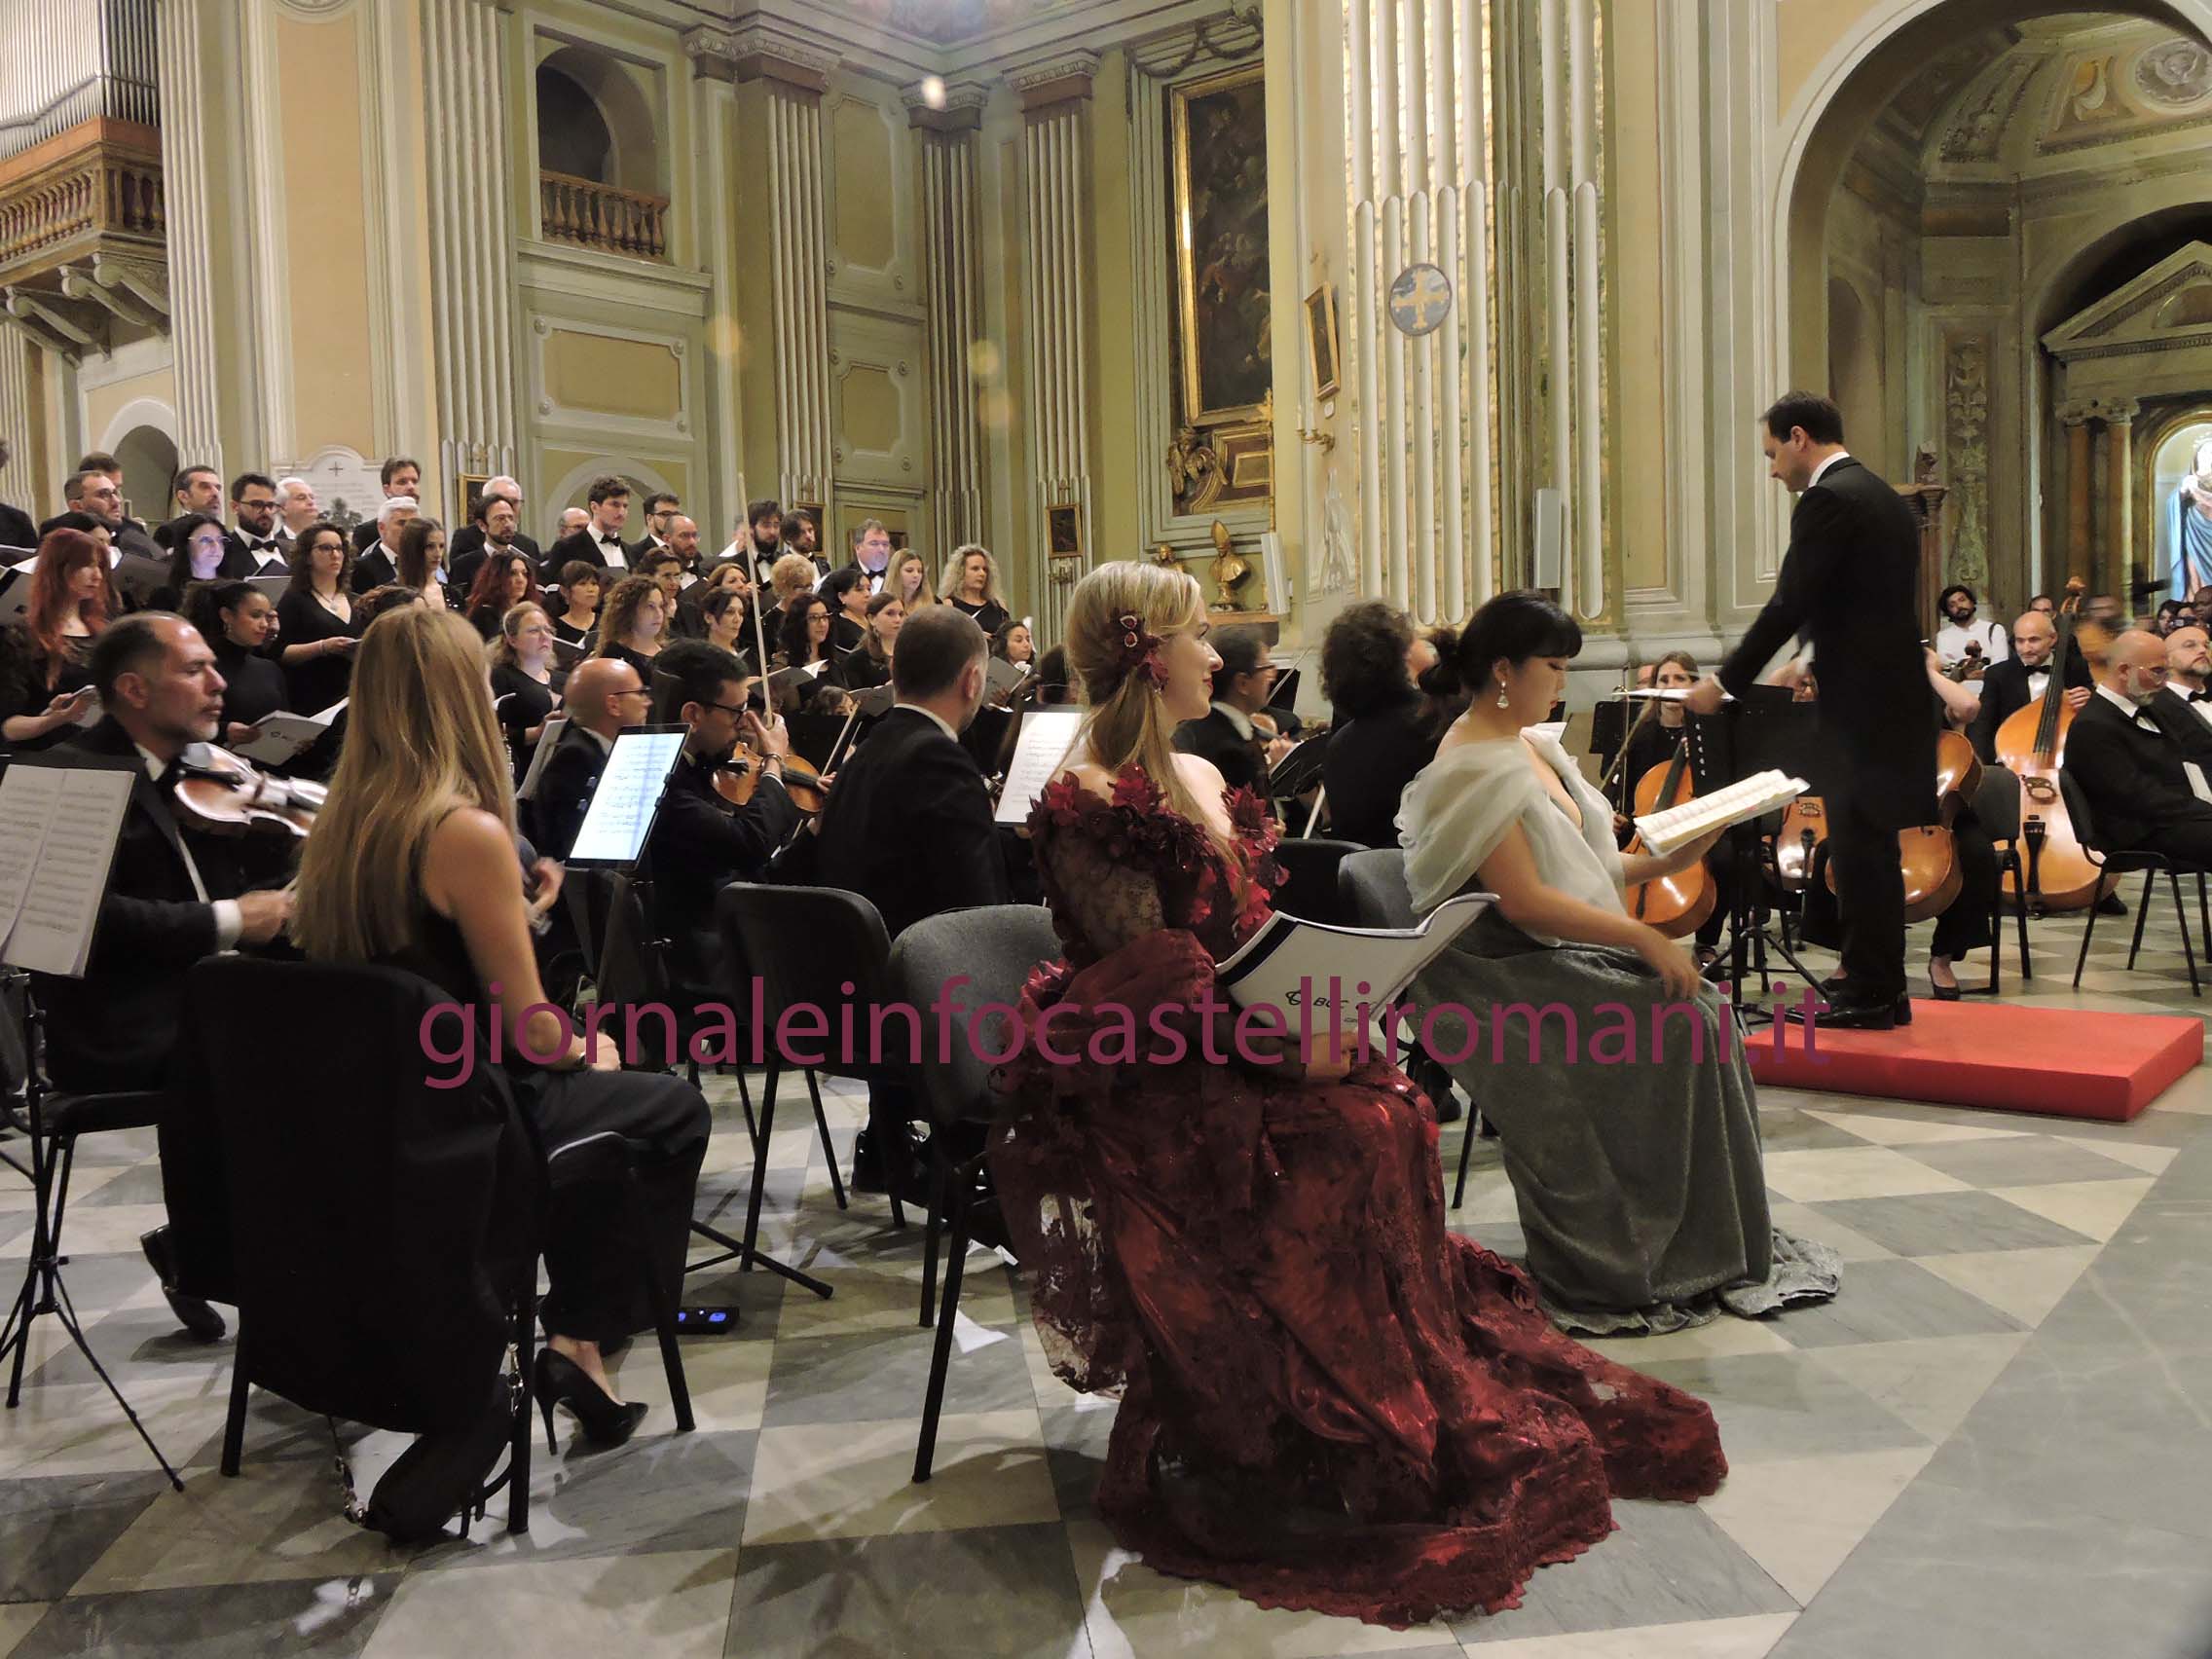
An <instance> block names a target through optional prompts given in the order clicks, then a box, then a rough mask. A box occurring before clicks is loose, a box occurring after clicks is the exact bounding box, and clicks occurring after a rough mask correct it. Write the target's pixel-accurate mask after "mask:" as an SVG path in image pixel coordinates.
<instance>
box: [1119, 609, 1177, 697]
mask: <svg viewBox="0 0 2212 1659" xmlns="http://www.w3.org/2000/svg"><path fill="white" fill-rule="evenodd" d="M1121 625H1122V672H1123V674H1124V675H1130V674H1141V675H1143V676H1144V677H1145V679H1147V680H1149V681H1151V682H1152V683H1153V684H1154V685H1155V686H1161V685H1164V684H1166V683H1167V670H1166V669H1165V668H1164V667H1163V666H1162V665H1161V660H1160V644H1161V642H1160V636H1159V635H1158V634H1155V633H1153V632H1152V631H1151V630H1150V629H1148V628H1146V627H1145V625H1144V618H1143V617H1141V616H1139V615H1137V614H1136V613H1135V612H1134V611H1124V613H1123V615H1122V617H1121Z"/></svg>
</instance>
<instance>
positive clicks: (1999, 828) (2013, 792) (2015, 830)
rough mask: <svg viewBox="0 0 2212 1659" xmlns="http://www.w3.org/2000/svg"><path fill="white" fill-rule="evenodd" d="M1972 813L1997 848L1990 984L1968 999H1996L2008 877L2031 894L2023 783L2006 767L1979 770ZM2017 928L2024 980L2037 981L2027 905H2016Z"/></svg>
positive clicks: (2002, 968)
mask: <svg viewBox="0 0 2212 1659" xmlns="http://www.w3.org/2000/svg"><path fill="white" fill-rule="evenodd" d="M1973 815H1974V817H1975V819H1976V820H1978V821H1979V823H1980V825H1981V827H1982V830H1984V831H1985V832H1986V833H1987V834H1988V836H1989V839H1990V841H1991V842H1992V843H1993V844H1994V845H1995V847H1996V848H1997V886H1996V889H1995V890H1994V891H1993V892H1992V893H1991V894H1990V896H1989V983H1988V984H1987V985H1986V986H1983V987H1980V988H1978V989H1976V990H1973V991H1970V992H1968V993H1967V994H1968V995H1970V996H1979V995H1987V996H1997V995H1999V994H2000V992H2001V990H2002V987H2003V985H2004V981H2005V903H2006V889H2005V878H2006V877H2007V876H2008V875H2009V876H2010V877H2011V878H2012V891H2013V892H2015V893H2019V894H2022V895H2025V894H2026V892H2027V890H2028V876H2027V866H2026V865H2025V863H2023V862H2022V859H2021V856H2020V780H2019V778H2018V777H2017V776H2015V775H2014V774H2013V773H2012V772H2010V771H2009V770H2008V769H2007V768H2005V767H2003V766H1995V765H1989V766H1984V767H1982V769H1981V787H1980V788H1979V789H1978V790H1976V791H1975V792H1974V797H1973ZM2012 920H2013V924H2014V926H2015V927H2016V929H2017V930H2018V932H2017V938H2018V940H2019V949H2020V977H2021V978H2023V979H2032V978H2034V977H2036V974H2035V960H2034V958H2033V957H2031V956H2030V955H2029V954H2028V906H2027V904H2026V903H2025V902H2024V901H2023V902H2022V903H2018V904H2015V905H2013V906H2012Z"/></svg>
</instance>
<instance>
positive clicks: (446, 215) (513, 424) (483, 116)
mask: <svg viewBox="0 0 2212 1659" xmlns="http://www.w3.org/2000/svg"><path fill="white" fill-rule="evenodd" d="M423 35H424V53H423V62H424V70H425V71H426V73H427V74H428V76H429V86H428V88H427V95H426V96H425V98H424V104H425V106H426V108H427V111H428V116H429V140H430V154H431V156H433V157H434V158H436V162H437V168H438V187H437V189H435V190H434V191H432V192H431V193H430V195H429V201H428V208H429V216H430V292H431V295H432V304H431V306H430V327H431V331H432V336H433V339H434V343H435V350H434V361H435V365H436V369H435V372H436V389H437V399H438V430H439V433H440V442H439V447H438V455H439V460H440V461H442V462H443V471H444V474H445V478H446V482H447V486H448V488H449V489H451V487H452V485H453V483H454V481H455V480H456V479H457V478H458V477H459V476H460V475H461V474H462V473H475V474H490V473H499V472H512V471H513V470H514V467H515V451H516V439H517V428H518V423H517V416H516V409H515V343H514V310H513V307H514V239H513V235H512V230H511V226H512V216H513V202H512V197H511V195H510V188H511V187H510V185H509V182H508V179H507V165H506V164H507V141H506V134H507V121H506V101H507V100H506V92H505V77H504V75H503V74H502V72H501V53H500V46H499V14H498V10H497V9H496V8H495V7H494V6H492V5H488V4H485V3H484V0H423Z"/></svg>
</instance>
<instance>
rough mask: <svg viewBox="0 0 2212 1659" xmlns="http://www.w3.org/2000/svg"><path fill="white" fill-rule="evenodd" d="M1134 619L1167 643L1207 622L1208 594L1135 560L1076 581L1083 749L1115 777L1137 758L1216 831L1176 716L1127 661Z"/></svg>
mask: <svg viewBox="0 0 2212 1659" xmlns="http://www.w3.org/2000/svg"><path fill="white" fill-rule="evenodd" d="M1127 615H1134V616H1135V617H1136V618H1137V619H1138V621H1139V622H1140V623H1141V624H1142V625H1143V627H1144V629H1145V630H1146V631H1147V632H1149V633H1152V634H1154V635H1157V636H1160V637H1161V639H1162V640H1163V641H1164V637H1165V636H1166V635H1169V634H1180V633H1186V632H1188V631H1189V630H1191V629H1193V628H1195V627H1197V626H1198V624H1199V623H1200V622H1201V621H1203V620H1204V618H1205V596H1204V595H1203V594H1202V593H1200V591H1199V589H1198V578H1197V577H1195V576H1192V575H1190V574H1188V573H1186V572H1184V571H1171V570H1169V569H1167V567H1165V566H1164V565H1149V564H1139V563H1136V562H1134V561H1123V562H1120V563H1117V564H1111V565H1100V566H1099V567H1098V568H1097V569H1096V570H1094V571H1091V572H1090V574H1088V576H1086V577H1084V578H1083V580H1082V581H1080V582H1078V583H1077V584H1076V588H1075V592H1074V594H1073V595H1072V596H1070V598H1069V600H1068V614H1067V623H1066V629H1067V637H1066V639H1065V641H1064V642H1063V644H1064V648H1065V649H1066V651H1067V658H1068V668H1069V670H1070V671H1071V672H1072V673H1073V674H1074V675H1075V677H1076V679H1077V680H1078V681H1079V682H1082V685H1083V700H1084V702H1085V703H1086V704H1088V706H1089V713H1088V714H1087V715H1085V716H1084V719H1083V725H1082V726H1081V728H1080V729H1079V730H1078V732H1077V735H1076V747H1075V752H1076V753H1077V754H1079V755H1081V754H1085V753H1088V755H1089V756H1090V758H1092V759H1093V760H1096V761H1097V762H1098V763H1099V764H1100V765H1101V766H1103V767H1105V768H1106V770H1107V771H1108V772H1110V773H1118V772H1120V771H1121V769H1122V768H1123V767H1124V766H1126V765H1128V764H1129V763H1130V762H1131V761H1134V762H1135V763H1136V764H1137V765H1139V766H1141V767H1143V768H1144V771H1145V775H1146V776H1147V777H1149V778H1151V780H1152V781H1153V784H1154V785H1155V787H1157V788H1158V789H1159V791H1160V793H1161V796H1162V797H1164V798H1165V800H1166V802H1167V804H1168V805H1169V806H1170V807H1172V808H1173V809H1174V810H1175V811H1176V812H1179V813H1181V814H1182V815H1183V816H1184V817H1185V818H1188V819H1189V820H1191V822H1192V823H1194V824H1201V825H1208V826H1210V825H1211V824H1212V822H1213V817H1212V816H1211V815H1208V814H1207V813H1206V812H1205V811H1203V810H1202V809H1201V808H1200V807H1199V805H1198V797H1197V796H1196V795H1194V794H1192V793H1191V791H1190V789H1189V787H1188V786H1187V785H1186V784H1185V783H1184V782H1183V773H1182V768H1181V767H1179V766H1178V765H1176V763H1175V725H1176V722H1175V721H1174V720H1173V719H1169V718H1168V714H1167V705H1166V702H1165V701H1164V700H1163V699H1162V698H1161V694H1160V692H1159V691H1158V689H1157V688H1155V686H1154V685H1153V683H1152V682H1150V681H1149V680H1147V679H1146V678H1145V677H1144V676H1143V675H1141V674H1133V673H1130V672H1128V670H1127V669H1126V668H1124V664H1123V654H1124V646H1123V636H1124V628H1123V627H1122V618H1123V617H1124V616H1127ZM1162 648H1164V645H1163V646H1162Z"/></svg>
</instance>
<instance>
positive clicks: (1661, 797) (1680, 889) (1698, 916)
mask: <svg viewBox="0 0 2212 1659" xmlns="http://www.w3.org/2000/svg"><path fill="white" fill-rule="evenodd" d="M1696 793H1697V786H1696V783H1695V781H1694V780H1693V779H1692V778H1691V777H1690V740H1689V736H1688V734H1687V733H1684V734H1683V736H1682V737H1681V739H1680V740H1679V741H1678V742H1677V744H1676V745H1675V753H1674V755H1673V756H1671V757H1670V758H1669V759H1668V761H1667V763H1666V764H1665V765H1663V766H1653V767H1652V768H1650V769H1649V770H1648V771H1646V772H1645V773H1644V774H1643V776H1642V777H1641V778H1639V779H1638V780H1637V783H1636V811H1635V812H1634V813H1633V814H1631V816H1632V817H1638V818H1641V817H1645V816H1648V815H1649V814H1651V813H1654V812H1659V811H1662V810H1664V809H1665V808H1667V807H1670V806H1679V805H1681V804H1682V802H1684V801H1686V800H1689V799H1691V798H1692V797H1693V796H1694V795H1696ZM1646 850H1647V849H1646V848H1645V847H1644V845H1643V837H1642V836H1641V835H1632V836H1630V837H1629V843H1628V845H1627V847H1625V848H1624V849H1623V851H1624V852H1627V853H1641V852H1644V851H1646ZM1622 897H1623V899H1624V900H1625V901H1626V902H1627V904H1628V913H1629V914H1630V915H1632V916H1634V917H1635V918H1636V919H1637V920H1638V921H1640V922H1645V923H1648V924H1649V925H1650V926H1652V927H1654V928H1657V929H1658V930H1659V932H1660V933H1662V934H1664V935H1666V937H1667V938H1669V939H1680V938H1682V937H1683V936H1685V935H1687V934H1693V933H1695V932H1697V930H1698V929H1699V928H1700V927H1701V926H1703V925H1704V923H1705V920H1706V918H1707V917H1709V916H1711V915H1712V914H1713V906H1714V903H1715V902H1716V901H1717V899H1718V898H1719V890H1718V889H1717V888H1715V887H1714V883H1713V872H1712V871H1711V870H1709V869H1707V868H1706V867H1705V861H1704V860H1703V859H1700V860H1698V861H1697V863H1695V864H1693V865H1691V866H1689V867H1688V868H1687V869H1678V870H1677V871H1676V872H1675V873H1674V874H1673V875H1662V876H1659V877H1658V878H1656V879H1655V880H1651V881H1645V882H1640V883H1638V884H1637V885H1636V886H1635V887H1634V888H1632V889H1630V890H1629V891H1628V892H1627V893H1625V894H1623V895H1622Z"/></svg>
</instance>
